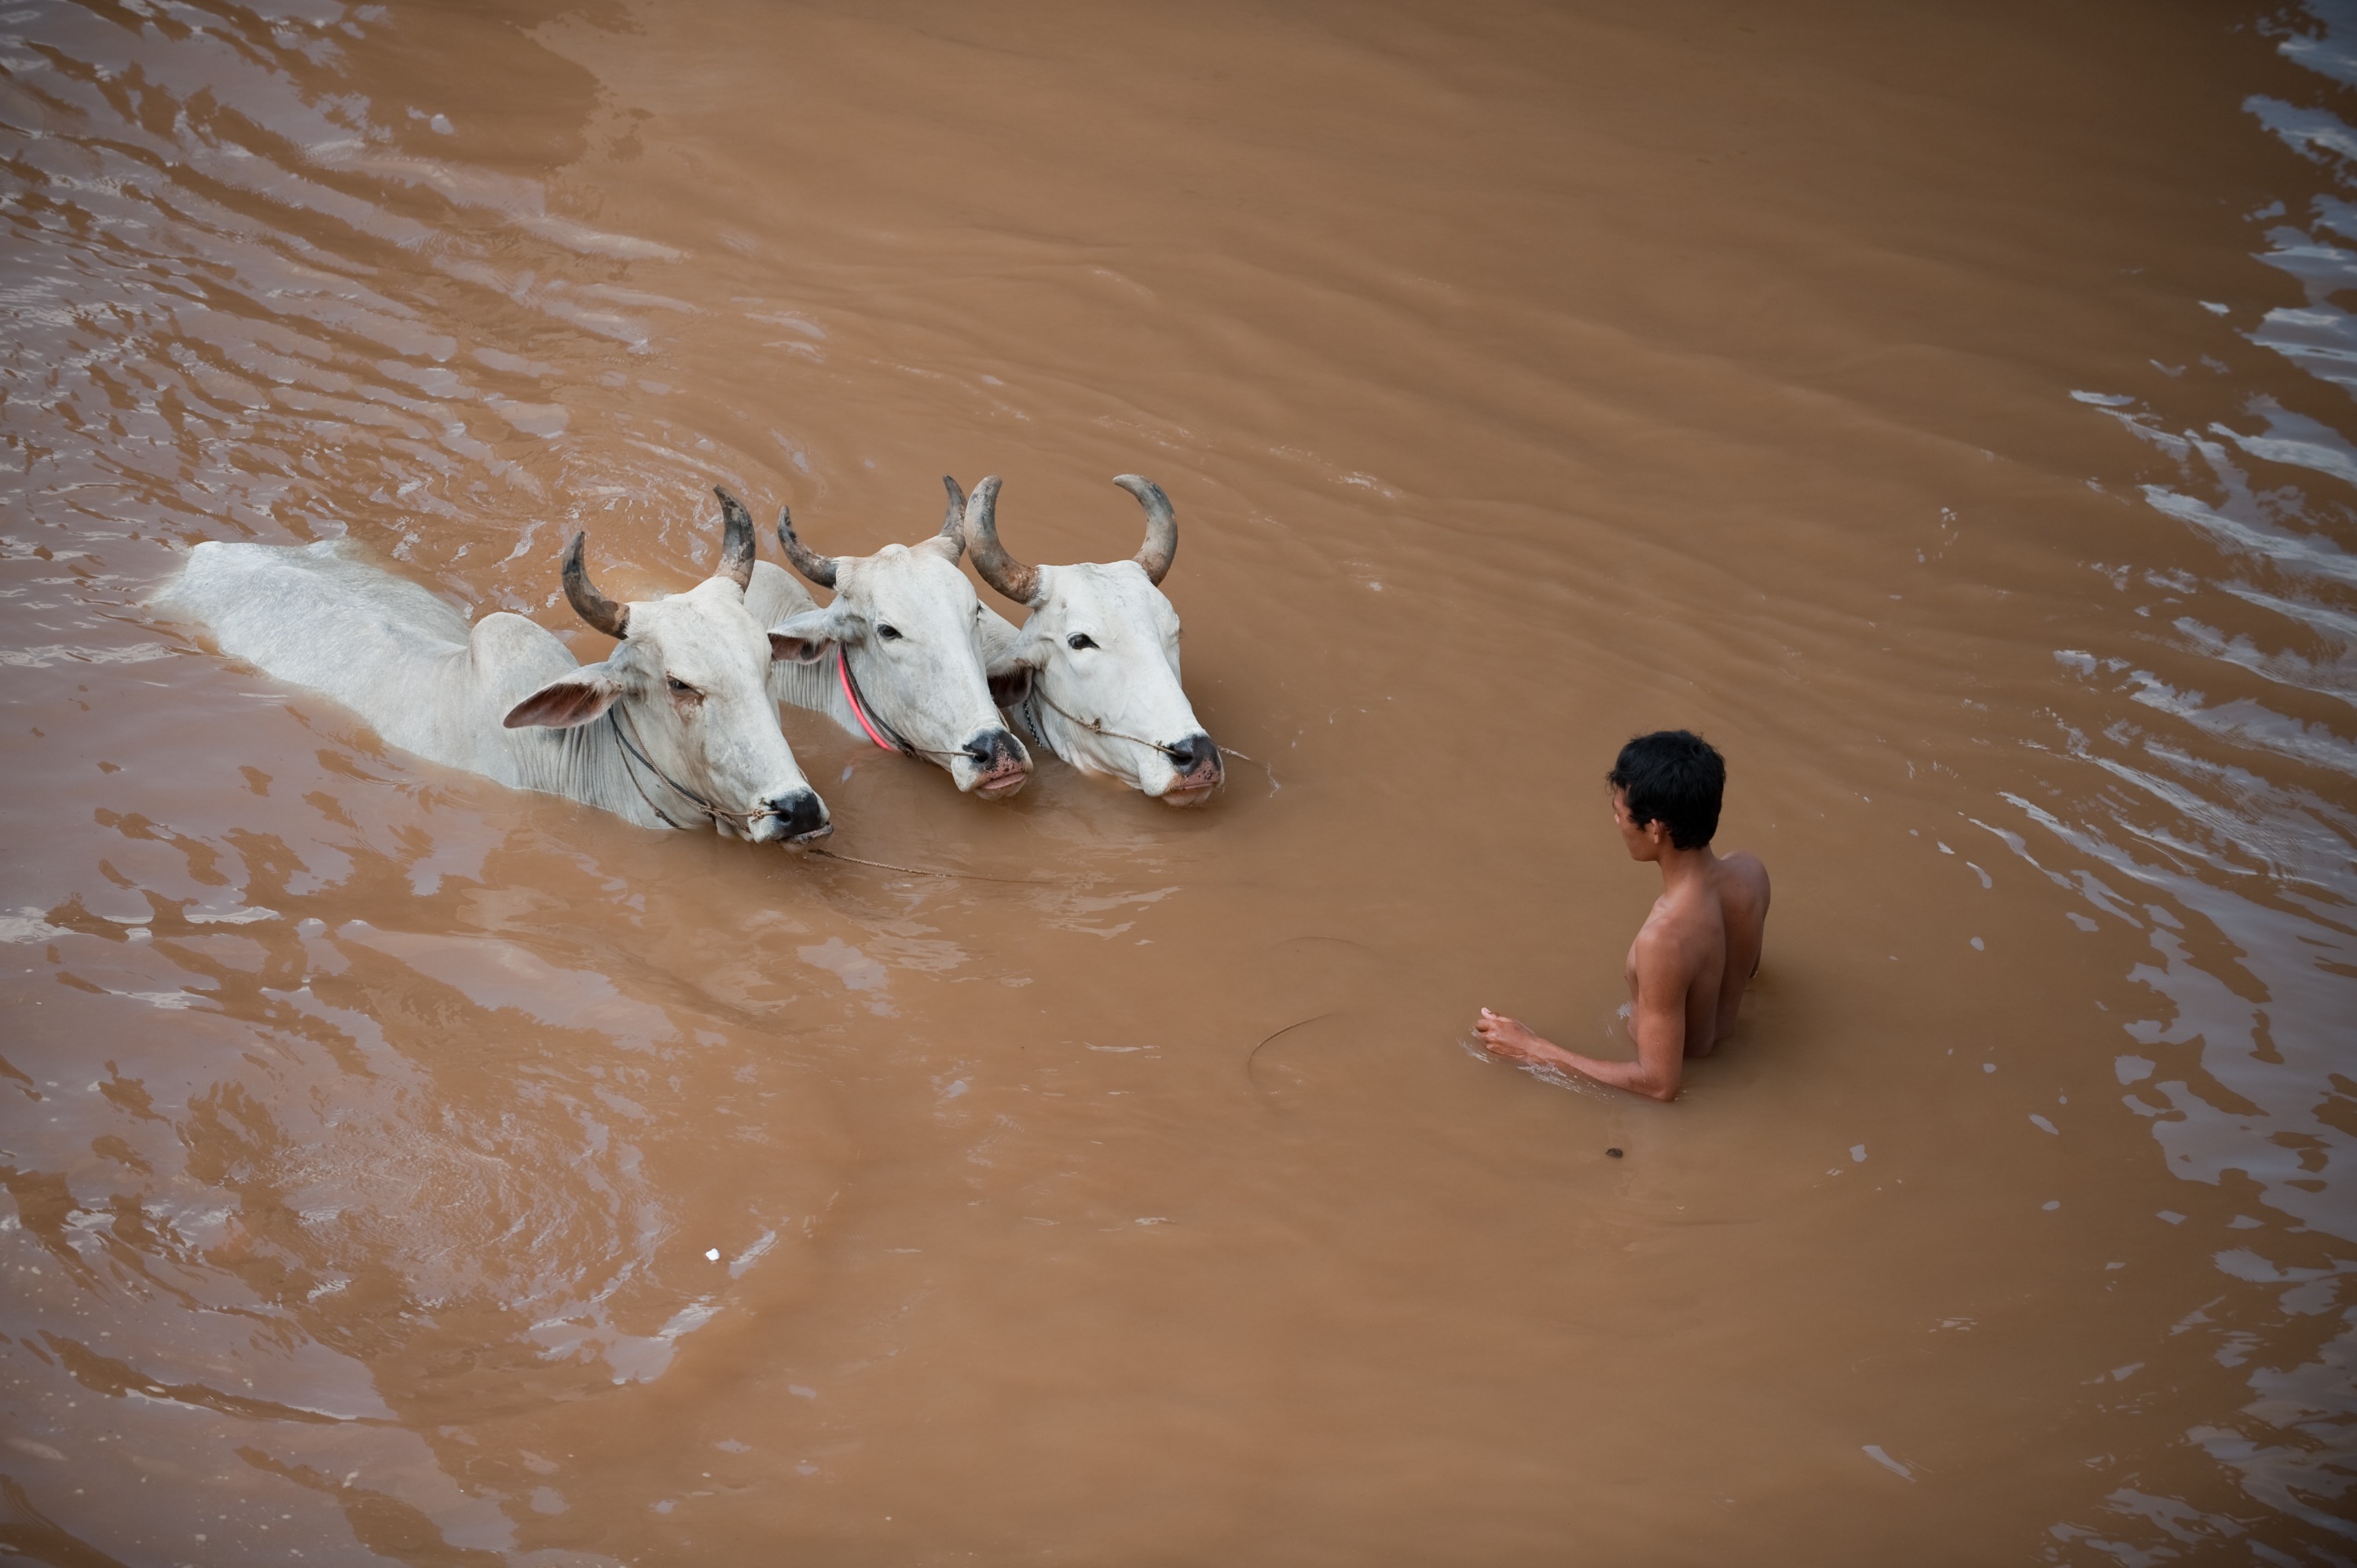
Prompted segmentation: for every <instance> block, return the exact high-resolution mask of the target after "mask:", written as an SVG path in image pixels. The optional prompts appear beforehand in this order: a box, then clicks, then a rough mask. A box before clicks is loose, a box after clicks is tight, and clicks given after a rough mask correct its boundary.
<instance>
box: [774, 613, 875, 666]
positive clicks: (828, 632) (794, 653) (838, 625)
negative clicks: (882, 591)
mask: <svg viewBox="0 0 2357 1568" xmlns="http://www.w3.org/2000/svg"><path fill="white" fill-rule="evenodd" d="M863 629H864V623H863V622H862V621H861V619H860V618H859V617H858V616H857V615H856V614H855V613H853V612H852V611H850V610H847V609H845V608H844V607H842V606H841V605H829V606H827V607H826V608H824V609H823V610H804V611H802V614H800V615H797V616H788V617H787V618H785V619H784V620H781V621H780V622H779V623H778V624H777V625H775V626H773V627H771V628H770V661H771V662H772V663H777V662H783V663H788V664H815V663H817V662H818V661H819V660H822V659H823V658H825V657H826V654H827V650H829V649H831V648H833V647H834V646H835V645H836V644H837V643H843V642H856V641H858V640H859V638H860V634H861V632H862V630H863Z"/></svg>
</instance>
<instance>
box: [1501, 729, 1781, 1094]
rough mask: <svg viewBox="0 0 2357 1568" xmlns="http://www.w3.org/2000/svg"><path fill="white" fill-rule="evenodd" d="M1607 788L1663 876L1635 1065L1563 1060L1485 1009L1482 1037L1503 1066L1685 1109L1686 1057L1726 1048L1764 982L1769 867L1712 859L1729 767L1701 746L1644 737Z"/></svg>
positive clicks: (1651, 923) (1639, 946)
mask: <svg viewBox="0 0 2357 1568" xmlns="http://www.w3.org/2000/svg"><path fill="white" fill-rule="evenodd" d="M1607 781H1608V782H1609V783H1610V785H1611V786H1612V820H1613V821H1614V822H1616V823H1618V824H1619V826H1620V842H1621V843H1625V844H1627V845H1628V846H1629V858H1631V860H1650V861H1652V862H1654V863H1655V864H1656V865H1660V866H1661V868H1662V896H1661V897H1659V898H1657V899H1655V900H1654V901H1653V912H1652V914H1650V915H1648V916H1646V917H1645V924H1644V927H1643V929H1641V930H1640V931H1638V933H1637V940H1636V941H1634V942H1633V943H1631V945H1630V948H1629V994H1630V996H1631V1000H1632V1001H1634V1003H1635V1004H1636V1006H1635V1009H1634V1014H1633V1015H1632V1016H1631V1019H1630V1021H1629V1032H1630V1033H1631V1034H1632V1035H1634V1036H1636V1039H1637V1059H1636V1060H1635V1061H1632V1062H1626V1061H1600V1060H1598V1058H1594V1057H1584V1056H1581V1055H1580V1054H1579V1053H1578V1052H1577V1051H1567V1050H1565V1049H1564V1048H1563V1047H1561V1046H1557V1045H1554V1044H1551V1043H1549V1042H1548V1041H1545V1040H1543V1039H1541V1038H1539V1037H1538V1036H1536V1035H1534V1034H1533V1033H1531V1031H1530V1029H1529V1028H1528V1027H1527V1026H1524V1025H1523V1023H1521V1022H1520V1021H1519V1020H1517V1019H1513V1018H1507V1017H1502V1016H1501V1015H1498V1014H1496V1013H1492V1012H1491V1011H1490V1009H1488V1008H1487V1007H1484V1008H1482V1009H1481V1018H1480V1022H1479V1023H1477V1024H1475V1025H1474V1026H1473V1027H1474V1032H1475V1033H1476V1034H1478V1035H1480V1036H1481V1044H1482V1047H1484V1048H1485V1049H1487V1050H1490V1051H1491V1052H1494V1053H1495V1054H1497V1055H1499V1056H1501V1057H1508V1058H1512V1059H1513V1060H1515V1061H1519V1062H1530V1063H1533V1064H1534V1065H1538V1064H1543V1065H1544V1066H1547V1067H1555V1068H1563V1069H1566V1070H1568V1071H1571V1072H1576V1073H1578V1074H1580V1075H1581V1076H1583V1077H1586V1078H1592V1079H1595V1080H1596V1081H1597V1082H1598V1083H1602V1084H1609V1085H1610V1086H1611V1087H1613V1088H1614V1089H1626V1090H1633V1091H1634V1092H1636V1093H1639V1094H1642V1095H1648V1096H1650V1097H1652V1099H1655V1100H1664V1101H1666V1100H1675V1099H1676V1098H1677V1097H1678V1080H1679V1078H1680V1077H1681V1075H1682V1074H1683V1073H1684V1067H1685V1059H1686V1058H1688V1057H1706V1056H1708V1055H1710V1053H1711V1051H1712V1049H1713V1048H1714V1047H1717V1044H1718V1042H1719V1041H1721V1040H1723V1039H1725V1038H1727V1035H1728V1033H1729V1032H1730V1031H1731V1030H1733V1029H1734V1027H1735V1010H1736V1007H1737V1006H1738V1004H1740V1003H1741V1002H1742V1000H1743V986H1744V983H1745V982H1746V981H1748V980H1749V979H1750V978H1751V977H1752V976H1753V975H1754V974H1756V973H1758V972H1759V970H1760V943H1761V941H1762V940H1763V939H1764V937H1765V935H1766V930H1767V925H1768V868H1767V867H1766V866H1764V865H1760V857H1759V856H1757V855H1753V854H1730V855H1728V856H1727V857H1726V858H1725V859H1721V858H1720V857H1719V856H1717V855H1716V854H1712V853H1711V848H1710V841H1711V836H1712V835H1713V834H1714V833H1716V832H1718V802H1719V797H1720V795H1721V794H1722V793H1723V792H1724V790H1725V789H1726V786H1727V764H1726V762H1725V761H1724V760H1723V759H1721V757H1719V755H1718V753H1717V750H1715V749H1714V748H1713V747H1712V746H1711V745H1710V743H1709V742H1707V741H1706V740H1704V739H1703V738H1702V737H1701V736H1697V735H1691V734H1689V733H1687V732H1686V731H1684V730H1682V729H1673V730H1661V731H1657V732H1656V733H1654V734H1652V735H1641V736H1638V737H1637V738H1636V739H1634V740H1632V741H1631V742H1630V743H1629V744H1628V745H1626V746H1622V747H1621V748H1620V760H1618V761H1617V762H1615V763H1614V764H1613V765H1612V772H1611V773H1610V775H1609V778H1608V780H1607Z"/></svg>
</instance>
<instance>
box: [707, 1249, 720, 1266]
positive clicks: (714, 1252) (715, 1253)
mask: <svg viewBox="0 0 2357 1568" xmlns="http://www.w3.org/2000/svg"><path fill="white" fill-rule="evenodd" d="M704 1259H705V1262H710V1263H716V1262H719V1261H720V1249H719V1248H717V1247H713V1248H709V1249H707V1250H706V1251H705V1254H704Z"/></svg>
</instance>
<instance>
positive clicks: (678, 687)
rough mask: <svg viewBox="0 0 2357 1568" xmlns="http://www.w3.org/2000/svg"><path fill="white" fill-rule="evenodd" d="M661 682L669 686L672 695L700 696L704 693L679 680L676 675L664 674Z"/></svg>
mask: <svg viewBox="0 0 2357 1568" xmlns="http://www.w3.org/2000/svg"><path fill="white" fill-rule="evenodd" d="M663 684H664V685H666V686H669V687H670V688H671V694H672V695H673V696H674V697H701V696H702V695H704V693H701V692H699V691H697V690H696V689H695V688H694V687H693V686H691V685H689V684H688V683H687V682H684V681H683V680H681V679H680V678H679V677H678V676H676V675H666V676H664V677H663Z"/></svg>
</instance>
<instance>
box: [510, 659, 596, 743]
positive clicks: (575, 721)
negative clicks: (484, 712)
mask: <svg viewBox="0 0 2357 1568" xmlns="http://www.w3.org/2000/svg"><path fill="white" fill-rule="evenodd" d="M621 694H622V688H621V685H620V683H619V682H617V681H616V680H615V679H614V676H613V673H612V671H608V669H607V668H606V666H605V665H603V664H585V665H583V666H582V667H581V668H580V669H578V670H575V671H568V672H567V673H565V674H563V675H559V676H558V677H557V678H556V679H555V680H554V681H551V682H549V683H548V684H546V685H545V686H543V687H542V688H541V689H540V690H539V691H537V692H534V693H533V694H532V695H531V696H529V697H526V698H525V699H524V700H523V701H522V702H521V703H517V704H516V705H515V706H514V707H512V708H510V709H509V710H508V716H507V717H506V718H504V719H502V720H500V723H501V724H503V725H506V726H507V727H508V728H509V729H535V728H537V729H571V728H573V727H574V726H575V725H586V724H587V723H588V722H589V721H590V720H592V719H596V718H600V717H603V716H604V714H605V712H606V710H607V709H608V708H610V707H612V706H613V705H614V703H615V700H616V699H617V698H619V697H620V696H621Z"/></svg>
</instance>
